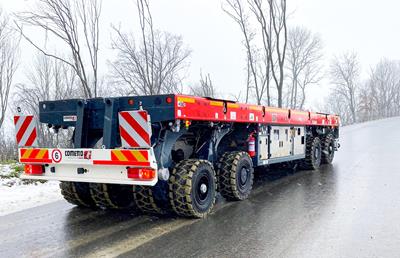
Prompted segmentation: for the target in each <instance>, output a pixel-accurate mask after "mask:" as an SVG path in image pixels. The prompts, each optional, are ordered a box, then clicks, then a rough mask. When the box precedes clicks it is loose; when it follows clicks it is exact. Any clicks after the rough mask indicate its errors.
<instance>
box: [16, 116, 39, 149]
mask: <svg viewBox="0 0 400 258" xmlns="http://www.w3.org/2000/svg"><path fill="white" fill-rule="evenodd" d="M14 125H15V132H16V138H17V144H18V146H23V147H30V146H35V147H36V146H38V141H37V129H36V119H35V118H34V117H33V116H14Z"/></svg>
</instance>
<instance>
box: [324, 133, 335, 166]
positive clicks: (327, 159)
mask: <svg viewBox="0 0 400 258" xmlns="http://www.w3.org/2000/svg"><path fill="white" fill-rule="evenodd" d="M332 141H334V137H333V135H332V134H331V133H330V134H328V135H327V136H326V137H325V138H324V139H323V140H322V142H321V145H322V156H321V163H322V164H331V163H332V161H333V157H329V155H327V154H326V152H327V151H329V150H328V149H329V145H330V144H331V143H332ZM333 155H334V154H333Z"/></svg>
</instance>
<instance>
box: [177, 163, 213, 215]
mask: <svg viewBox="0 0 400 258" xmlns="http://www.w3.org/2000/svg"><path fill="white" fill-rule="evenodd" d="M202 163H203V164H204V163H206V164H207V165H209V166H210V168H211V169H213V166H212V164H211V163H210V162H209V161H206V160H199V159H188V160H183V161H181V162H179V163H178V164H177V165H176V166H175V168H174V169H173V171H172V174H171V177H170V184H169V190H170V191H169V198H170V202H171V206H172V209H173V210H174V212H175V213H176V214H178V215H180V216H185V217H193V218H204V217H206V216H207V214H208V213H209V212H210V211H211V210H212V209H213V207H214V204H215V193H214V197H213V200H212V204H211V206H210V207H209V209H208V211H207V212H205V213H200V212H198V211H196V210H195V209H194V207H193V205H192V199H191V196H190V194H191V191H192V179H193V175H194V173H196V171H197V169H198V167H199V166H200V165H201V164H202ZM213 171H214V170H213ZM214 182H216V178H215V173H214ZM214 189H216V186H215V187H214Z"/></svg>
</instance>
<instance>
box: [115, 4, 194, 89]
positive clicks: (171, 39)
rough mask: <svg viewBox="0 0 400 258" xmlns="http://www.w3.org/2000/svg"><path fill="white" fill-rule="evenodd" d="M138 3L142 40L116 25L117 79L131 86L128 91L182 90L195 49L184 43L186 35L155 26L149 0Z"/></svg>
mask: <svg viewBox="0 0 400 258" xmlns="http://www.w3.org/2000/svg"><path fill="white" fill-rule="evenodd" d="M136 5H137V9H138V17H139V21H140V29H141V35H140V36H141V38H140V39H135V37H134V35H133V34H127V33H124V32H122V31H121V29H120V28H117V27H115V26H114V27H113V29H114V31H115V34H116V35H115V36H116V40H114V41H113V43H112V47H113V48H114V49H115V50H117V52H118V56H117V59H116V60H115V61H114V62H112V63H111V66H112V69H113V78H114V80H115V82H116V83H118V84H123V85H127V86H128V87H129V90H128V92H126V93H128V94H135V95H140V94H144V95H155V94H161V93H172V92H180V91H181V81H182V72H183V71H184V69H185V68H186V67H187V62H186V61H187V59H188V57H189V56H190V53H191V51H190V50H189V49H188V48H186V47H185V46H184V44H183V40H182V37H180V36H176V35H172V34H170V33H167V32H160V31H158V30H155V29H154V25H153V19H152V16H151V12H150V6H149V1H148V0H137V1H136ZM136 40H137V42H139V43H137V42H136Z"/></svg>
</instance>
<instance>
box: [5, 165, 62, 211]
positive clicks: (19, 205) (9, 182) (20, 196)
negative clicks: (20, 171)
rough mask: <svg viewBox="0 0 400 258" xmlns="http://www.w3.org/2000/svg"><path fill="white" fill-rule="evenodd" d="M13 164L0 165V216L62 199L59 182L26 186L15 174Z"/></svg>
mask: <svg viewBox="0 0 400 258" xmlns="http://www.w3.org/2000/svg"><path fill="white" fill-rule="evenodd" d="M14 167H15V164H11V165H1V164H0V216H3V215H6V214H10V213H13V212H17V211H21V210H24V209H28V208H32V207H35V206H39V205H42V204H46V203H50V202H53V201H57V200H60V199H62V196H61V193H60V188H59V187H58V185H59V182H56V181H51V182H46V183H40V182H35V183H30V184H26V182H24V181H23V180H21V179H19V178H18V177H13V176H12V177H10V178H6V177H8V176H10V175H13V174H14V173H15V169H14Z"/></svg>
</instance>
